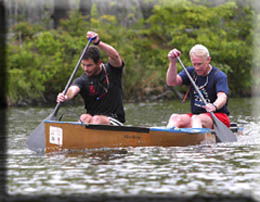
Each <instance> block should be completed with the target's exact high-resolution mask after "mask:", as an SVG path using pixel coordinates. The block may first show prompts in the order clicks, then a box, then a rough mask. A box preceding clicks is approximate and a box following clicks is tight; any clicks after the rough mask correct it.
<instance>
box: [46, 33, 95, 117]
mask: <svg viewBox="0 0 260 202" xmlns="http://www.w3.org/2000/svg"><path fill="white" fill-rule="evenodd" d="M93 39H94V38H90V39H89V40H88V43H87V45H86V46H85V48H84V49H83V51H82V53H81V56H80V58H79V60H78V63H77V64H76V66H75V68H74V70H73V72H72V74H71V76H70V78H69V80H68V82H67V84H66V86H65V88H64V90H63V93H64V95H66V93H67V91H68V89H69V87H70V85H71V83H72V81H73V78H74V76H75V75H76V73H77V71H78V69H79V66H80V63H81V60H82V58H83V56H84V54H85V52H86V51H87V49H88V47H89V45H90V43H91V41H92V40H93ZM60 105H61V102H58V103H57V104H56V107H55V109H54V111H53V112H52V115H51V117H50V119H53V118H54V117H56V115H57V113H58V110H59V108H60Z"/></svg>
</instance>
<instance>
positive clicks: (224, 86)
mask: <svg viewBox="0 0 260 202" xmlns="http://www.w3.org/2000/svg"><path fill="white" fill-rule="evenodd" d="M180 55H181V52H180V51H179V50H178V49H173V50H171V51H170V52H169V54H168V58H169V61H170V64H169V68H168V71H167V75H166V82H167V84H168V85H169V86H179V85H183V84H184V85H188V86H190V92H189V94H190V99H191V113H186V114H172V115H171V117H170V119H169V122H168V125H167V127H169V128H172V127H178V128H202V127H205V128H213V125H214V124H213V119H212V117H211V114H210V113H209V112H214V114H215V115H216V117H217V118H218V119H219V120H220V121H222V122H223V123H224V124H226V125H227V126H228V127H230V120H229V118H228V115H229V111H228V109H227V104H228V93H229V87H228V79H227V76H226V74H225V73H224V72H222V71H221V70H219V69H218V68H216V67H213V66H212V65H211V64H210V61H211V58H210V55H209V51H208V49H207V48H206V47H205V46H203V45H201V44H197V45H195V46H193V47H192V48H191V50H190V60H191V62H192V66H191V67H187V70H188V72H189V73H190V75H191V76H192V78H193V80H194V82H195V84H196V86H197V87H198V88H199V90H200V92H201V93H202V95H203V96H204V98H205V100H206V101H207V103H208V104H207V105H205V104H204V102H203V101H202V100H201V98H200V96H199V95H198V93H197V92H196V90H195V88H194V87H193V85H192V84H191V82H190V80H189V78H188V76H187V74H186V72H185V71H184V70H183V71H181V72H180V73H179V74H177V67H176V62H177V61H176V60H177V57H179V56H180Z"/></svg>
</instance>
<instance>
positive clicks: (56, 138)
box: [49, 126, 63, 146]
mask: <svg viewBox="0 0 260 202" xmlns="http://www.w3.org/2000/svg"><path fill="white" fill-rule="evenodd" d="M49 141H50V143H51V144H57V145H60V146H61V145H62V142H63V133H62V128H58V127H54V126H50V140H49Z"/></svg>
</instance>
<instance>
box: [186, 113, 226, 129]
mask: <svg viewBox="0 0 260 202" xmlns="http://www.w3.org/2000/svg"><path fill="white" fill-rule="evenodd" d="M187 114H188V115H189V116H190V117H192V115H193V114H192V113H187ZM205 114H206V115H208V116H209V117H210V118H211V119H212V120H213V118H212V116H211V114H210V113H205ZM214 114H215V116H216V117H217V118H218V119H219V120H220V121H221V122H222V123H224V124H225V125H226V126H227V127H230V120H229V118H228V115H226V114H225V113H214Z"/></svg>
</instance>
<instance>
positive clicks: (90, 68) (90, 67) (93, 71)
mask: <svg viewBox="0 0 260 202" xmlns="http://www.w3.org/2000/svg"><path fill="white" fill-rule="evenodd" d="M81 67H82V69H83V71H84V72H85V73H86V74H87V76H95V75H97V74H98V73H99V70H100V64H99V63H98V64H96V63H95V62H94V61H93V59H91V58H89V59H83V60H81Z"/></svg>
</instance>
